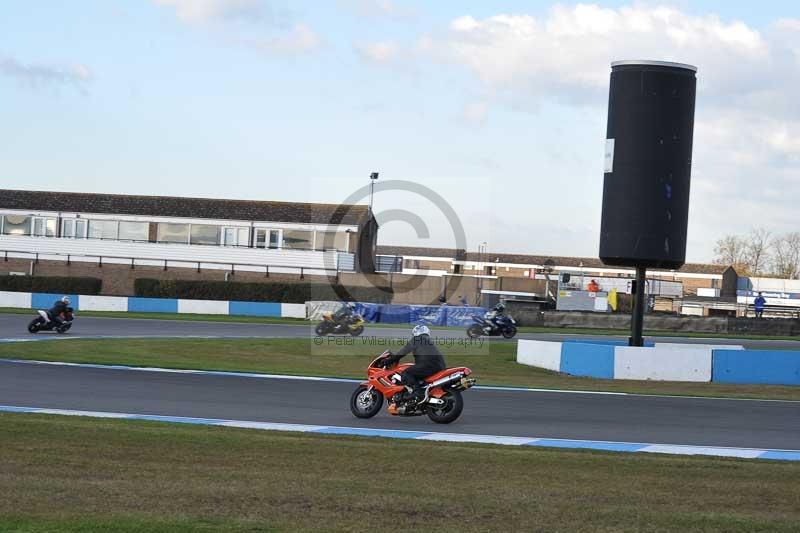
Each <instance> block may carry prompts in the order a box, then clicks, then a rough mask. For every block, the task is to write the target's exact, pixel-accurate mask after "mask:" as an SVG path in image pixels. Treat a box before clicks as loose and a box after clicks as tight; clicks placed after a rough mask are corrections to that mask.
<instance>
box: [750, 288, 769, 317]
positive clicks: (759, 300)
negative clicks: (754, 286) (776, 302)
mask: <svg viewBox="0 0 800 533" xmlns="http://www.w3.org/2000/svg"><path fill="white" fill-rule="evenodd" d="M766 304H767V300H766V299H765V298H764V296H763V295H762V294H761V293H760V292H759V293H758V296H756V299H755V300H754V301H753V306H754V307H755V308H756V318H763V315H764V306H765V305H766Z"/></svg>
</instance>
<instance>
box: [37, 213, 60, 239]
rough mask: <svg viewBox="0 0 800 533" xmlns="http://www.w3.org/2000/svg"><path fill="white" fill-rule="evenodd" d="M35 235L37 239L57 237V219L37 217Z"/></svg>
mask: <svg viewBox="0 0 800 533" xmlns="http://www.w3.org/2000/svg"><path fill="white" fill-rule="evenodd" d="M33 234H34V235H35V236H37V237H55V236H56V219H55V218H44V217H35V218H34V219H33Z"/></svg>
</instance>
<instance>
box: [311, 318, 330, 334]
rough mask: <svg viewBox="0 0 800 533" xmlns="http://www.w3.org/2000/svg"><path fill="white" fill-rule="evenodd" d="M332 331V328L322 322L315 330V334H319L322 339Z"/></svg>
mask: <svg viewBox="0 0 800 533" xmlns="http://www.w3.org/2000/svg"><path fill="white" fill-rule="evenodd" d="M329 331H330V328H329V327H328V325H327V324H326V323H325V322H320V323H319V324H317V327H316V328H314V333H316V334H317V336H318V337H322V336H323V335H327V334H328V332H329Z"/></svg>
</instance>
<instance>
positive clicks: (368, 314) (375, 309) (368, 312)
mask: <svg viewBox="0 0 800 533" xmlns="http://www.w3.org/2000/svg"><path fill="white" fill-rule="evenodd" d="M355 305H356V308H355V312H356V313H358V314H359V315H361V317H362V318H363V319H364V320H366V321H367V322H378V321H379V320H380V318H381V313H380V306H379V305H378V304H365V303H361V302H356V303H355Z"/></svg>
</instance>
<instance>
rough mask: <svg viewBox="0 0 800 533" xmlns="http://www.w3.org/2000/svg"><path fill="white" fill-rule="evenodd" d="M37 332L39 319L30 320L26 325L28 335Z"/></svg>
mask: <svg viewBox="0 0 800 533" xmlns="http://www.w3.org/2000/svg"><path fill="white" fill-rule="evenodd" d="M38 332H39V319H38V318H34V319H33V320H31V323H30V324H28V333H38Z"/></svg>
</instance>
